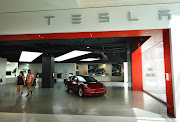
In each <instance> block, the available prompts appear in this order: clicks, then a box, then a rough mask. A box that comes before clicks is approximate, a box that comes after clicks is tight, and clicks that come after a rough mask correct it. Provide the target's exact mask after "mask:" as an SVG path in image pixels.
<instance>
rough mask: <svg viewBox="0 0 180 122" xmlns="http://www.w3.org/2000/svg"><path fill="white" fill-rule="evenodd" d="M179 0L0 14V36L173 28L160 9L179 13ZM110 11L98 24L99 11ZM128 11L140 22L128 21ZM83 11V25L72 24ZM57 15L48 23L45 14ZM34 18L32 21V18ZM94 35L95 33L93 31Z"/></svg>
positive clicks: (173, 13) (174, 13)
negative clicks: (106, 17)
mask: <svg viewBox="0 0 180 122" xmlns="http://www.w3.org/2000/svg"><path fill="white" fill-rule="evenodd" d="M179 6H180V3H177V4H175V3H174V4H157V5H156V4H155V5H140V6H120V7H106V8H86V9H73V10H71V9H67V10H52V11H36V12H21V13H5V14H0V17H1V19H0V27H1V30H0V35H5V34H30V33H62V32H95V31H116V30H118V31H119V30H142V29H161V28H169V27H171V26H170V25H169V23H170V22H171V21H169V20H167V18H166V17H164V19H163V20H159V14H158V13H159V10H171V11H170V13H171V14H172V16H173V15H180V11H179ZM106 12H107V13H109V14H110V15H109V16H110V22H109V23H99V14H100V13H106ZM128 12H132V18H138V19H139V21H128ZM73 14H82V23H81V24H72V23H71V15H73ZM50 15H51V16H56V17H55V19H53V20H52V25H50V26H49V25H48V24H47V21H46V19H45V18H44V16H50ZM29 20H31V21H29ZM92 37H93V34H92Z"/></svg>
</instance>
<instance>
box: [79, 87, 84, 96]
mask: <svg viewBox="0 0 180 122" xmlns="http://www.w3.org/2000/svg"><path fill="white" fill-rule="evenodd" d="M78 94H79V96H80V97H82V96H83V90H82V88H79V90H78Z"/></svg>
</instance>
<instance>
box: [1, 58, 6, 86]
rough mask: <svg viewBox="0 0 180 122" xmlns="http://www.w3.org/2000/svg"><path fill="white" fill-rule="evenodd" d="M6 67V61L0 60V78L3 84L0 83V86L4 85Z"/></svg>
mask: <svg viewBox="0 0 180 122" xmlns="http://www.w3.org/2000/svg"><path fill="white" fill-rule="evenodd" d="M6 66H7V59H5V58H0V78H1V79H2V81H3V82H0V85H3V84H6Z"/></svg>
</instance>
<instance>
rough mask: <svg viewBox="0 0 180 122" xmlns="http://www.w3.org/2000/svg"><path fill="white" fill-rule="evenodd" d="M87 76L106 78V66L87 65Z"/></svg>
mask: <svg viewBox="0 0 180 122" xmlns="http://www.w3.org/2000/svg"><path fill="white" fill-rule="evenodd" d="M88 75H90V76H107V75H108V74H107V73H106V64H89V65H88Z"/></svg>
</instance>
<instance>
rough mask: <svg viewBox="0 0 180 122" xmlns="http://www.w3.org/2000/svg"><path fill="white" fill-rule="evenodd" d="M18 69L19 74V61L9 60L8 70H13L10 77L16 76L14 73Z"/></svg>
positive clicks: (17, 73)
mask: <svg viewBox="0 0 180 122" xmlns="http://www.w3.org/2000/svg"><path fill="white" fill-rule="evenodd" d="M14 69H16V76H17V75H19V72H17V71H18V63H17V62H7V67H6V71H11V75H10V76H8V77H15V74H14V73H12V72H13V71H14Z"/></svg>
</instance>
